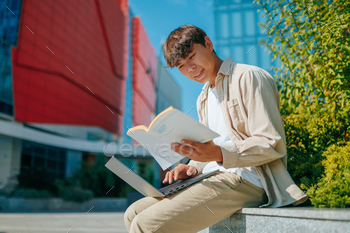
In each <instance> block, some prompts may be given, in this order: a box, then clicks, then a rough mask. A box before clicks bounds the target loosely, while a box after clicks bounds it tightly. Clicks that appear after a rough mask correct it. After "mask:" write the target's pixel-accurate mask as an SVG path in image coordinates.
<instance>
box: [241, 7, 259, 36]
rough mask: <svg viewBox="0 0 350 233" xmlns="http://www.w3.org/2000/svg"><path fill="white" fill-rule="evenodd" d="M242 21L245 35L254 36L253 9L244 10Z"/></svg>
mask: <svg viewBox="0 0 350 233" xmlns="http://www.w3.org/2000/svg"><path fill="white" fill-rule="evenodd" d="M244 22H245V26H244V29H245V34H246V35H247V36H254V35H255V27H256V26H255V25H256V21H255V12H254V11H246V12H244Z"/></svg>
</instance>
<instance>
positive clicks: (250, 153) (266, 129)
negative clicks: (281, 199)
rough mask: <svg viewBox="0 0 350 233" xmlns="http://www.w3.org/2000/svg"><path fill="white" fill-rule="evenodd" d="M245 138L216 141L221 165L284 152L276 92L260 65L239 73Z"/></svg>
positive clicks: (256, 162) (260, 160)
mask: <svg viewBox="0 0 350 233" xmlns="http://www.w3.org/2000/svg"><path fill="white" fill-rule="evenodd" d="M239 87H240V89H239V90H240V98H241V99H240V100H238V102H240V103H241V105H243V106H242V107H241V109H242V110H243V114H242V118H243V120H244V122H245V124H247V126H246V128H248V131H249V132H248V133H249V135H247V137H246V139H245V140H240V141H238V140H237V141H234V142H233V143H229V144H223V145H220V148H221V151H222V155H223V163H222V165H223V166H224V167H225V168H234V167H250V166H260V165H263V164H266V163H269V162H271V161H273V160H276V159H279V158H282V157H284V156H285V155H286V153H287V150H286V142H285V132H284V126H283V122H282V118H281V115H280V112H279V110H280V109H279V108H280V105H279V94H278V90H277V87H276V84H275V81H274V80H273V78H272V77H271V76H270V75H269V74H268V73H267V72H266V71H264V70H262V69H255V70H249V71H245V72H244V73H243V74H242V76H241V77H240V82H239Z"/></svg>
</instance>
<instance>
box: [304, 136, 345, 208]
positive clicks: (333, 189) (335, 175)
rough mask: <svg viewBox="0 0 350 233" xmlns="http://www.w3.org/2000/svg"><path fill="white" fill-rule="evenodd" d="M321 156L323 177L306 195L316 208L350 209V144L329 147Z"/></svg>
mask: <svg viewBox="0 0 350 233" xmlns="http://www.w3.org/2000/svg"><path fill="white" fill-rule="evenodd" d="M323 156H324V157H325V159H324V160H323V161H322V165H323V167H324V169H325V175H323V177H322V179H320V181H319V182H318V183H317V184H316V185H314V186H312V187H311V188H310V189H308V191H307V194H308V195H309V197H310V199H311V201H312V203H313V204H314V205H315V206H316V207H331V208H335V207H342V208H346V207H350V142H348V143H347V145H346V146H343V147H338V146H335V145H332V146H330V147H329V148H328V149H327V151H326V152H324V153H323Z"/></svg>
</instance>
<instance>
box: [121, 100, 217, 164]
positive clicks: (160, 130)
mask: <svg viewBox="0 0 350 233" xmlns="http://www.w3.org/2000/svg"><path fill="white" fill-rule="evenodd" d="M127 135H129V136H130V137H132V138H133V139H134V140H136V141H137V142H138V143H140V144H141V145H142V146H143V147H144V148H146V150H148V152H149V153H150V154H151V155H152V156H153V157H154V158H155V160H156V161H157V162H158V163H159V165H160V166H161V168H162V169H163V170H165V169H167V168H168V167H170V166H171V165H173V164H175V163H177V162H179V161H180V160H181V159H183V158H185V157H184V156H182V155H180V154H178V153H176V152H175V151H173V150H171V143H172V142H177V143H180V141H181V140H182V139H188V140H192V141H197V142H201V143H204V142H207V141H210V140H212V139H214V138H216V137H218V136H220V135H219V134H217V133H215V132H214V131H212V130H211V129H209V128H208V127H206V126H205V125H203V124H201V123H199V122H198V121H196V120H195V119H193V118H192V117H190V116H188V115H187V114H185V113H183V112H181V111H179V110H177V109H176V108H174V107H172V106H171V107H169V108H167V109H165V110H164V111H163V112H161V113H160V114H159V115H158V116H156V117H155V118H154V119H153V121H152V122H151V124H150V125H149V127H148V128H147V126H144V125H139V126H135V127H133V128H131V129H129V130H128V132H127Z"/></svg>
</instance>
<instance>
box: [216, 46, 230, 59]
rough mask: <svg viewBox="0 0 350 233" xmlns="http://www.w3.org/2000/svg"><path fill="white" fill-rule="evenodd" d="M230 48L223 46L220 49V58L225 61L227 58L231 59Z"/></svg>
mask: <svg viewBox="0 0 350 233" xmlns="http://www.w3.org/2000/svg"><path fill="white" fill-rule="evenodd" d="M230 56H231V54H230V48H229V47H227V46H222V47H220V49H219V57H221V58H222V59H223V60H225V59H226V58H228V57H230Z"/></svg>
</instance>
